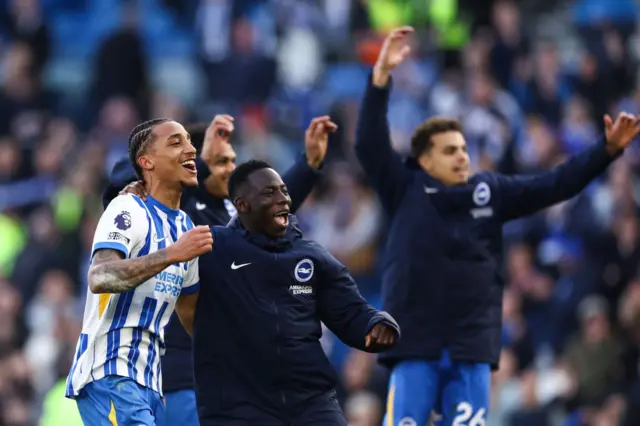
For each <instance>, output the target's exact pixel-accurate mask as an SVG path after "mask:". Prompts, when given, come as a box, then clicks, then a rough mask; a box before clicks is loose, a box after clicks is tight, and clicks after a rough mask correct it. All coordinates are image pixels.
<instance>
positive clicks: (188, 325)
mask: <svg viewBox="0 0 640 426" xmlns="http://www.w3.org/2000/svg"><path fill="white" fill-rule="evenodd" d="M198 297H199V293H194V294H183V295H181V296H180V297H179V298H178V301H177V302H176V314H178V319H179V320H180V324H182V327H184V329H185V330H186V332H187V333H189V336H192V337H193V323H194V321H195V317H196V306H197V304H198Z"/></svg>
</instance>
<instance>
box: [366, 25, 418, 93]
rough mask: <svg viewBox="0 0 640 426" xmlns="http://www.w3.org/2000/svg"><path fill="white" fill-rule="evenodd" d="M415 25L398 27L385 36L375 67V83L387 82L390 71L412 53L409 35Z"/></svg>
mask: <svg viewBox="0 0 640 426" xmlns="http://www.w3.org/2000/svg"><path fill="white" fill-rule="evenodd" d="M411 34H413V27H400V28H396V29H394V30H393V31H391V33H389V35H388V36H387V38H385V40H384V43H383V44H382V49H381V50H380V54H379V55H378V60H377V61H376V64H375V66H374V68H373V83H374V84H375V85H376V86H379V87H382V86H384V85H386V84H387V81H388V79H389V73H390V72H391V70H393V69H394V68H395V67H397V66H398V65H400V64H401V63H402V62H403V61H404V60H405V59H406V58H407V56H409V54H410V53H411V46H410V45H409V36H410V35H411Z"/></svg>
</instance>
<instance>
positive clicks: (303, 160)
mask: <svg viewBox="0 0 640 426" xmlns="http://www.w3.org/2000/svg"><path fill="white" fill-rule="evenodd" d="M308 160H309V159H308V158H307V153H306V152H303V153H302V154H300V157H299V158H298V161H299V162H300V165H301V167H304V168H305V169H306V170H308V171H309V172H311V173H313V174H316V175H321V174H322V172H323V170H324V163H325V162H324V161H322V163H320V166H319V167H318V168H313V167H311V166H310V165H309V162H308Z"/></svg>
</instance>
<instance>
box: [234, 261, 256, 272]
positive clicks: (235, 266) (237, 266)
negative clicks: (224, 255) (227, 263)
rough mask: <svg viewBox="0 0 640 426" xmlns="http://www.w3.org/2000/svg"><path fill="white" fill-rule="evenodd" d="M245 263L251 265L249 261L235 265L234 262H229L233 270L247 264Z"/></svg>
mask: <svg viewBox="0 0 640 426" xmlns="http://www.w3.org/2000/svg"><path fill="white" fill-rule="evenodd" d="M247 265H251V263H243V264H241V265H236V262H233V263H232V264H231V269H233V270H234V271H235V270H236V269H240V268H242V267H243V266H247Z"/></svg>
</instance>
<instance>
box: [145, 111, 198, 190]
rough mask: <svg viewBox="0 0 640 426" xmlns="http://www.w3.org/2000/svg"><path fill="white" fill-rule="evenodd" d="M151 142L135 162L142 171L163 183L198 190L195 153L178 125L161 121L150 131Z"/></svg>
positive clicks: (189, 139)
mask: <svg viewBox="0 0 640 426" xmlns="http://www.w3.org/2000/svg"><path fill="white" fill-rule="evenodd" d="M151 133H152V138H153V142H152V143H151V144H150V146H149V148H148V149H147V150H146V151H147V152H145V153H144V154H143V155H141V156H140V157H139V159H138V164H139V165H140V167H142V169H144V170H147V171H148V172H149V173H150V175H151V177H152V178H154V177H155V178H157V179H159V180H160V181H163V182H171V181H176V183H177V184H179V185H181V186H182V187H183V188H186V187H194V186H198V177H197V175H198V173H197V170H196V161H195V160H196V149H195V148H194V147H193V145H192V144H191V136H190V135H189V133H187V131H186V130H185V129H184V127H183V126H182V125H181V124H180V123H176V122H175V121H165V122H163V123H160V124H157V125H156V126H154V127H153V130H152V132H151Z"/></svg>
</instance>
